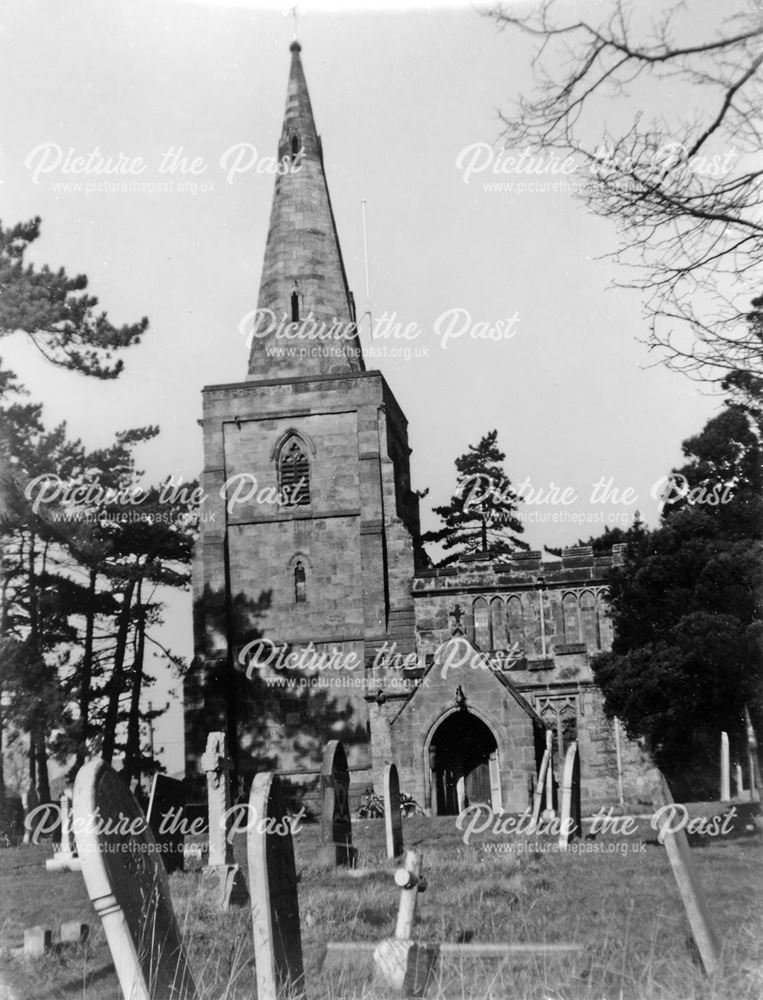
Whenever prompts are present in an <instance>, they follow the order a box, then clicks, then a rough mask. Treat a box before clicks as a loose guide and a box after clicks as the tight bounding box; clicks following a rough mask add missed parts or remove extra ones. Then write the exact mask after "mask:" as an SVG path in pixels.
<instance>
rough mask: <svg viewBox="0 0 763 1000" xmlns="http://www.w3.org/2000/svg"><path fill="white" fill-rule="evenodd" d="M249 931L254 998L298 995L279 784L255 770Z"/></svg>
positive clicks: (286, 830) (296, 930)
mask: <svg viewBox="0 0 763 1000" xmlns="http://www.w3.org/2000/svg"><path fill="white" fill-rule="evenodd" d="M247 858H248V861H249V883H250V889H251V891H250V897H249V898H250V901H251V907H252V933H253V935H254V957H255V965H256V968H257V996H258V1000H280V998H281V997H289V998H290V1000H295V998H299V997H304V978H305V973H304V967H303V963H302V936H301V930H300V924H299V898H298V894H297V869H296V865H295V862H294V845H293V843H292V839H291V823H290V820H289V817H288V816H287V815H286V813H285V812H284V808H283V802H282V799H281V783H280V781H279V779H278V776H277V775H275V774H273V773H272V772H268V773H264V774H257V775H255V778H254V781H253V782H252V788H251V792H250V794H249V823H248V832H247Z"/></svg>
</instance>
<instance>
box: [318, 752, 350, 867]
mask: <svg viewBox="0 0 763 1000" xmlns="http://www.w3.org/2000/svg"><path fill="white" fill-rule="evenodd" d="M321 845H322V847H321V858H322V859H323V862H324V864H330V865H346V866H352V864H353V862H354V859H355V851H354V850H353V847H352V820H351V818H350V771H349V768H348V766H347V755H346V754H345V752H344V747H343V746H342V743H341V741H340V740H331V741H330V742H329V743H327V744H326V746H325V748H324V751H323V764H322V765H321Z"/></svg>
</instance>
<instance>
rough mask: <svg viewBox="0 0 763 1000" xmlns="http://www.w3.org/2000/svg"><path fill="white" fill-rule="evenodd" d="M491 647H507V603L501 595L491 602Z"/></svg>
mask: <svg viewBox="0 0 763 1000" xmlns="http://www.w3.org/2000/svg"><path fill="white" fill-rule="evenodd" d="M489 648H490V649H507V648H508V643H507V641H506V605H505V604H504V603H503V601H502V600H501V598H500V597H494V598H493V600H492V601H491V602H490V647H489Z"/></svg>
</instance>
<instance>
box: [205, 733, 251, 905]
mask: <svg viewBox="0 0 763 1000" xmlns="http://www.w3.org/2000/svg"><path fill="white" fill-rule="evenodd" d="M201 766H202V767H203V768H204V770H205V771H206V774H207V802H208V809H209V812H208V817H209V822H208V827H209V858H208V861H207V864H206V866H205V867H204V869H203V871H202V873H201V886H202V893H203V895H204V896H206V897H207V899H208V900H209V901H210V902H211V903H212V905H214V906H216V907H218V908H219V909H221V910H227V909H229V908H230V907H231V906H245V905H246V902H247V900H248V898H249V894H248V893H247V891H246V882H245V881H244V876H243V873H242V871H241V869H240V868H239V866H238V865H237V864H236V863H235V859H234V857H233V844H232V842H231V837H230V836H229V834H230V831H231V828H232V825H233V819H232V815H231V808H230V805H231V802H230V779H229V777H228V774H229V772H230V770H231V768H232V767H233V762H232V761H231V759H230V757H229V756H228V747H227V741H226V739H225V733H221V732H215V733H210V734H209V735H208V736H207V747H206V750H205V752H204V754H203V756H202V758H201Z"/></svg>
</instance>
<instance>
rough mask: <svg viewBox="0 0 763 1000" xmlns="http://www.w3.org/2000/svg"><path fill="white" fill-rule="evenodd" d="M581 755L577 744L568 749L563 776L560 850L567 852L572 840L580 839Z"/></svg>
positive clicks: (572, 744)
mask: <svg viewBox="0 0 763 1000" xmlns="http://www.w3.org/2000/svg"><path fill="white" fill-rule="evenodd" d="M581 833H582V824H581V821H580V754H579V753H578V745H577V743H571V744H570V745H569V746H568V747H567V753H566V754H565V757H564V772H563V775H562V810H561V817H560V830H559V850H560V851H566V850H567V847H568V846H569V843H570V841H571V840H573V839H574V838H575V837H580V835H581Z"/></svg>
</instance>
